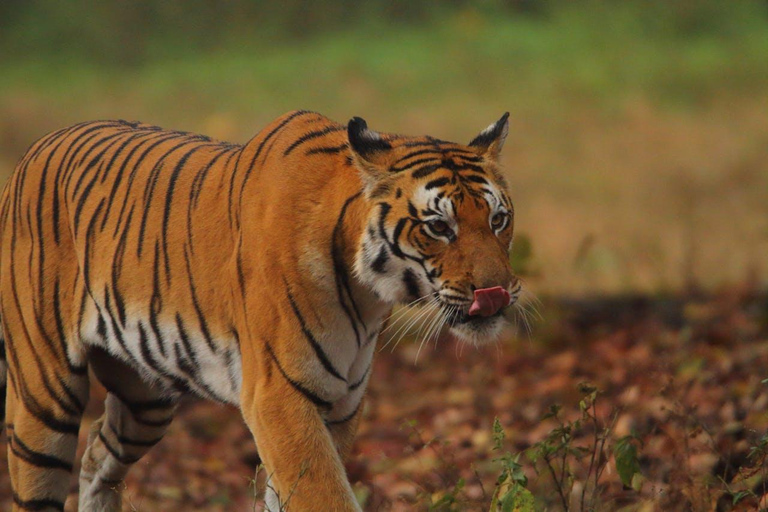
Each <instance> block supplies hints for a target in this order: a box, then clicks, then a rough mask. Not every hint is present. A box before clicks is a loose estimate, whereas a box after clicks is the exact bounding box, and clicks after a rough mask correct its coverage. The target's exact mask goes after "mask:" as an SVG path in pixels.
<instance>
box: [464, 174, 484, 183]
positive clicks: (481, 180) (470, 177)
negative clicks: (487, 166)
mask: <svg viewBox="0 0 768 512" xmlns="http://www.w3.org/2000/svg"><path fill="white" fill-rule="evenodd" d="M460 178H461V179H463V180H467V181H471V182H473V183H482V184H483V185H487V184H488V180H487V179H485V178H483V177H482V176H475V175H474V174H467V175H462V176H460Z"/></svg>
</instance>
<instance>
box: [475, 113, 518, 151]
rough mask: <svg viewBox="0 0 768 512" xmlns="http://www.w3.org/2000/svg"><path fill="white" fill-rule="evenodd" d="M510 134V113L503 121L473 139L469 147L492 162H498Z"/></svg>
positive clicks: (497, 122)
mask: <svg viewBox="0 0 768 512" xmlns="http://www.w3.org/2000/svg"><path fill="white" fill-rule="evenodd" d="M507 133H509V112H506V113H505V114H504V115H503V116H501V119H499V120H498V121H496V122H495V123H493V124H492V125H490V126H489V127H488V128H486V129H485V130H483V131H482V132H480V134H479V135H478V136H477V137H475V138H474V139H472V142H470V143H469V145H470V146H471V147H473V148H475V149H477V151H478V153H480V154H481V155H483V156H487V157H489V158H490V159H492V160H497V159H498V158H499V154H500V153H501V148H502V146H504V141H505V140H506V139H507Z"/></svg>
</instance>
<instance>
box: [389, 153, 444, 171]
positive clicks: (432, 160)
mask: <svg viewBox="0 0 768 512" xmlns="http://www.w3.org/2000/svg"><path fill="white" fill-rule="evenodd" d="M437 159H438V157H434V156H433V157H428V158H419V159H418V160H414V161H413V162H409V163H407V164H405V165H403V166H401V167H390V169H389V170H390V171H392V172H401V171H406V170H408V169H410V168H411V167H415V166H417V165H419V164H425V163H427V162H434V161H435V160H437Z"/></svg>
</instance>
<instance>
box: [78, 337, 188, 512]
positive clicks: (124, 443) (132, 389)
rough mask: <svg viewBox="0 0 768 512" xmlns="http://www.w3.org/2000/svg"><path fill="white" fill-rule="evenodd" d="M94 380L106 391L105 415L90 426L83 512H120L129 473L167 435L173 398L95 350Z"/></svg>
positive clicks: (82, 486) (83, 477)
mask: <svg viewBox="0 0 768 512" xmlns="http://www.w3.org/2000/svg"><path fill="white" fill-rule="evenodd" d="M90 360H91V367H92V368H93V371H94V374H95V375H96V376H97V377H98V378H99V380H100V381H101V382H102V383H103V384H104V386H105V387H106V388H107V390H108V394H107V399H106V402H105V411H104V414H103V415H102V417H101V418H99V419H98V420H96V421H95V422H94V423H93V425H92V426H91V431H90V434H89V436H88V447H87V448H86V451H85V454H84V455H83V460H82V468H81V470H80V503H79V509H80V510H81V511H89V512H90V511H94V512H96V511H98V512H113V511H119V510H121V506H122V489H123V487H124V484H123V479H124V478H125V476H126V474H127V473H128V470H129V469H130V468H131V466H132V465H133V464H134V463H136V462H137V461H138V460H139V459H140V458H141V457H142V456H143V455H144V454H145V453H147V452H148V451H149V450H150V449H151V448H152V447H153V446H154V445H155V444H157V442H159V441H160V439H161V438H162V437H163V435H164V434H165V432H166V429H167V428H168V426H169V425H170V423H171V421H172V419H173V414H174V412H175V410H176V404H177V399H178V397H177V396H172V397H170V398H169V397H168V396H167V393H165V394H164V393H162V391H161V390H159V389H158V388H157V387H153V386H152V385H151V384H149V383H147V382H145V381H144V380H143V379H142V378H141V376H140V375H139V374H138V373H137V372H136V371H135V370H133V369H132V368H130V367H129V366H128V365H126V364H125V363H122V362H120V361H118V360H116V359H114V358H112V357H111V356H109V355H108V354H106V353H105V352H103V351H101V350H99V349H94V350H93V352H92V353H91V354H90Z"/></svg>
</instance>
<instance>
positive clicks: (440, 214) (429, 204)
mask: <svg viewBox="0 0 768 512" xmlns="http://www.w3.org/2000/svg"><path fill="white" fill-rule="evenodd" d="M441 192H444V191H443V190H442V189H441V188H439V187H435V188H430V189H428V188H426V186H424V187H421V188H419V189H418V190H417V191H416V192H415V193H414V194H413V196H412V199H411V202H413V205H414V206H415V207H416V209H418V210H419V218H420V220H422V221H424V222H429V221H436V220H442V221H443V222H445V223H446V224H448V227H450V228H451V231H453V234H454V235H455V236H458V234H459V224H458V222H456V206H455V205H454V204H453V201H452V200H451V199H450V198H449V197H447V196H446V195H444V196H443V197H439V195H440V193H441ZM428 232H430V234H432V233H431V231H428ZM435 235H437V236H436V238H440V239H448V237H444V236H440V235H439V234H437V233H435Z"/></svg>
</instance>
